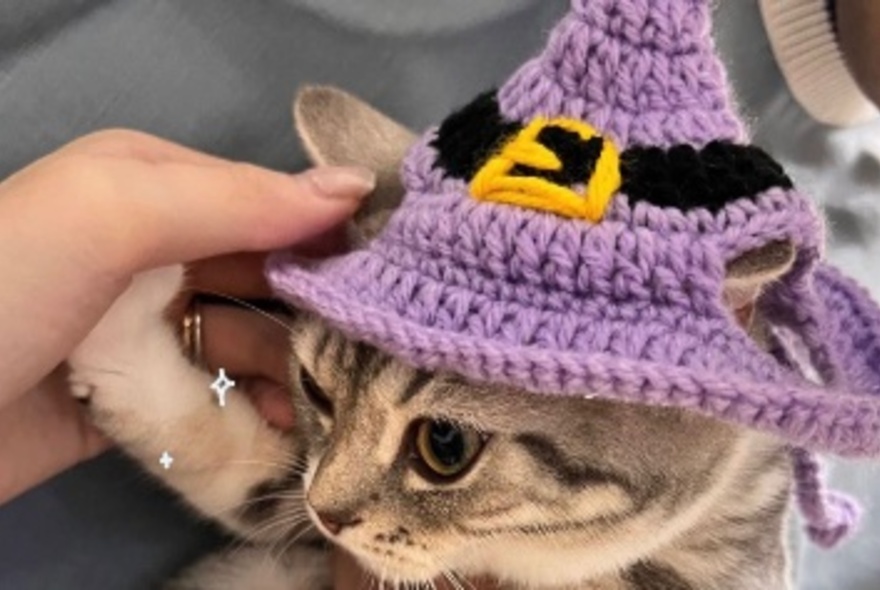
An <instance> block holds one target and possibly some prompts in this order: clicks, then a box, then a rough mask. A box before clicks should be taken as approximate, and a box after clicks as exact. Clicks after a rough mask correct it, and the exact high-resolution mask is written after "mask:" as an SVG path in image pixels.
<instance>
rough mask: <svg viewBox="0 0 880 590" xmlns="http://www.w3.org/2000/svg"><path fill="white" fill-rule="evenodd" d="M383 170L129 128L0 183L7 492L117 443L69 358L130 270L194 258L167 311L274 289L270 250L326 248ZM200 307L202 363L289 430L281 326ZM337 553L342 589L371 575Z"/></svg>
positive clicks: (63, 151) (1, 396)
mask: <svg viewBox="0 0 880 590" xmlns="http://www.w3.org/2000/svg"><path fill="white" fill-rule="evenodd" d="M374 182H375V180H374V178H373V176H372V174H371V173H369V172H367V171H365V170H361V169H351V168H322V169H313V170H310V171H307V172H305V173H301V174H297V175H290V174H284V173H281V172H275V171H272V170H268V169H264V168H260V167H257V166H254V165H250V164H243V163H237V162H231V161H227V160H223V159H221V158H217V157H214V156H210V155H207V154H204V153H200V152H197V151H195V150H192V149H189V148H186V147H183V146H180V145H177V144H173V143H171V142H168V141H165V140H162V139H159V138H156V137H153V136H149V135H146V134H142V133H138V132H132V131H122V130H119V131H105V132H100V133H96V134H92V135H89V136H86V137H83V138H81V139H79V140H76V141H74V142H72V143H70V144H68V145H66V146H64V147H62V148H60V149H59V150H57V151H56V152H54V153H51V154H49V155H48V156H46V157H44V158H42V159H40V160H38V161H36V162H34V163H33V164H31V165H30V166H28V167H26V168H24V169H23V170H21V171H20V172H18V173H16V174H14V175H12V176H11V177H9V178H8V179H6V180H5V181H3V182H2V183H0V277H3V279H2V280H3V288H2V289H0V326H2V335H0V433H2V435H0V436H2V438H0V465H2V466H3V469H2V470H0V503H3V502H6V501H9V500H11V499H13V498H15V497H16V496H18V495H19V494H21V493H23V492H25V491H27V490H28V489H30V488H32V487H34V486H36V485H38V484H40V483H41V482H43V481H45V480H46V479H48V478H50V477H52V476H53V475H56V474H58V473H60V472H61V471H63V470H65V469H67V468H69V467H71V466H73V465H76V464H77V463H79V462H82V461H84V460H87V459H89V458H92V457H94V456H96V455H97V454H99V453H101V452H102V451H103V450H105V449H106V448H107V447H108V446H109V442H108V441H107V440H106V439H104V438H103V437H102V436H101V434H100V433H99V432H97V431H96V430H95V429H94V428H93V427H92V426H91V425H90V423H89V421H88V419H87V417H86V416H85V415H84V413H83V412H82V410H81V408H80V407H79V405H78V404H77V403H76V402H75V401H74V400H73V398H72V397H71V396H70V395H69V392H68V391H67V384H66V381H65V378H64V372H63V361H64V359H65V357H66V355H67V354H68V353H69V352H70V351H71V350H72V349H73V348H74V347H75V346H76V344H77V343H78V342H79V341H80V340H82V339H83V338H84V337H85V336H86V335H87V334H88V332H89V330H90V329H91V328H92V326H94V325H95V324H96V323H97V322H98V320H99V319H100V318H101V316H102V314H103V313H104V312H105V311H106V310H107V309H108V308H109V307H110V305H111V304H112V302H113V301H114V300H115V298H116V297H118V296H119V295H120V294H121V293H122V292H123V291H124V290H125V288H126V286H127V285H128V284H129V282H130V280H131V277H132V276H133V275H134V274H135V273H137V272H139V271H142V270H145V269H149V268H154V267H157V266H163V265H168V264H172V263H186V264H187V265H188V268H189V274H190V278H191V280H190V281H189V285H190V289H188V290H187V291H186V292H185V293H182V294H181V297H180V300H179V301H178V302H177V303H176V304H175V305H173V306H172V309H170V310H169V314H170V316H171V317H172V319H176V318H179V316H180V314H181V313H182V310H183V309H184V308H185V307H186V303H187V301H188V299H189V297H190V296H191V295H192V294H193V293H195V292H209V293H223V294H225V295H231V296H234V297H237V298H243V299H251V298H265V297H267V296H269V290H268V287H267V286H266V284H265V282H264V280H263V277H262V272H261V269H262V263H263V260H264V258H265V252H267V251H270V250H273V249H276V248H282V247H289V246H293V247H297V248H302V249H304V250H308V251H315V250H316V249H318V250H322V251H324V250H327V248H332V247H333V246H334V243H335V242H337V241H338V240H335V239H334V236H336V235H338V233H339V232H338V228H339V226H340V224H342V223H343V222H344V221H345V220H346V219H347V218H348V217H349V216H350V215H351V214H352V213H353V212H354V211H355V210H356V209H357V208H358V206H359V205H360V201H361V198H362V197H363V196H365V195H366V194H367V193H369V192H370V191H371V190H372V187H373V186H374ZM203 318H204V354H205V360H206V362H207V364H208V365H209V366H224V367H228V370H229V372H230V373H231V374H233V375H235V376H238V377H239V378H241V379H243V380H246V381H247V383H248V384H249V385H250V389H251V393H252V397H253V400H254V403H255V405H256V406H257V407H258V408H259V409H260V411H261V412H262V413H263V414H264V415H265V416H266V417H267V418H268V419H269V420H270V422H271V423H272V424H275V425H276V426H277V427H279V428H289V427H291V426H292V420H293V416H292V414H291V413H290V410H289V406H288V404H286V403H284V402H283V396H282V395H280V394H279V392H282V391H284V389H285V387H284V386H285V384H286V381H287V376H286V374H287V369H286V366H287V354H288V350H289V349H288V334H287V332H286V331H285V330H284V329H283V328H280V327H278V325H277V324H275V323H273V322H270V321H267V320H266V319H265V318H262V317H261V316H259V315H258V314H254V313H251V312H248V311H245V310H243V309H238V308H234V307H225V306H215V307H206V308H205V309H204V312H203ZM339 559H340V560H341V563H342V565H340V566H338V567H337V568H336V571H337V574H338V577H339V581H338V584H337V587H338V588H348V587H351V586H349V584H348V582H347V580H350V579H354V578H357V579H358V580H362V579H363V578H362V574H361V573H360V572H358V571H357V569H356V566H354V564H352V563H349V562H347V560H345V559H344V558H342V557H340V558H339ZM480 587H485V588H489V587H490V586H480Z"/></svg>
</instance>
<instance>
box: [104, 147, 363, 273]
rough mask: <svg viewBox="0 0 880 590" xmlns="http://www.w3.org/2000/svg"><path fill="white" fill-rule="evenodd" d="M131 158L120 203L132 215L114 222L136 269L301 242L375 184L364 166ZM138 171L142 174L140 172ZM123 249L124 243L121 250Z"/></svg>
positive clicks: (126, 264)
mask: <svg viewBox="0 0 880 590" xmlns="http://www.w3.org/2000/svg"><path fill="white" fill-rule="evenodd" d="M158 168H159V170H158V171H156V170H149V169H147V168H145V167H143V166H134V167H133V170H131V171H128V173H127V174H126V176H127V178H129V179H130V182H129V184H128V186H130V187H137V188H135V189H134V190H133V191H132V192H131V193H129V195H127V196H128V198H126V199H117V200H116V202H117V203H118V206H120V207H131V208H132V211H131V212H130V213H128V214H126V215H113V216H111V218H116V219H123V220H127V221H128V222H129V223H123V224H120V225H117V226H115V227H114V228H112V231H114V233H116V234H117V235H116V239H115V241H117V243H119V244H125V248H124V251H127V252H128V253H129V255H131V256H132V257H133V258H132V259H130V260H125V261H120V267H119V268H127V269H131V270H132V271H136V270H140V269H143V268H150V267H155V266H162V265H165V264H170V263H177V262H187V261H191V260H196V259H201V258H206V257H209V256H216V255H220V254H226V253H230V252H255V251H265V250H270V249H274V248H280V247H283V246H288V245H291V244H295V243H299V242H302V241H304V240H307V239H309V238H311V237H314V236H316V235H320V234H322V233H324V232H326V231H327V230H328V229H330V228H332V227H334V226H336V225H338V224H339V223H340V222H342V221H343V220H345V219H346V218H348V217H349V216H351V215H352V214H353V213H354V211H355V210H356V209H357V208H358V207H359V206H360V203H361V198H362V197H363V196H364V195H366V194H368V193H369V192H371V191H372V190H373V188H374V187H375V183H376V179H375V176H374V174H373V173H372V172H370V171H368V170H366V169H361V168H332V167H327V168H314V169H311V170H309V171H306V172H304V173H301V174H297V175H290V174H284V173H281V172H275V171H271V170H267V169H264V168H259V167H256V166H252V165H249V164H240V163H229V164H226V165H220V166H199V165H192V164H188V163H179V162H175V163H165V164H161V165H159V166H158ZM139 174H143V175H145V176H144V177H142V178H138V175H139ZM120 251H122V250H120Z"/></svg>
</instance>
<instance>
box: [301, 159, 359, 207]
mask: <svg viewBox="0 0 880 590" xmlns="http://www.w3.org/2000/svg"><path fill="white" fill-rule="evenodd" d="M305 176H306V178H308V179H309V180H310V181H311V182H312V184H313V185H314V186H315V188H316V189H317V190H318V192H319V193H320V194H321V195H322V196H325V197H328V198H331V199H362V198H363V197H364V196H366V195H368V194H369V193H371V192H373V189H375V188H376V174H375V173H374V172H373V171H372V170H370V169H368V168H362V167H359V166H350V167H349V166H345V167H335V166H333V167H330V166H326V167H320V168H312V169H311V170H309V171H307V172H306V173H305Z"/></svg>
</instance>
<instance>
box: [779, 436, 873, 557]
mask: <svg viewBox="0 0 880 590" xmlns="http://www.w3.org/2000/svg"><path fill="white" fill-rule="evenodd" d="M792 458H793V460H794V475H795V484H796V487H795V496H796V498H797V502H798V507H799V508H800V510H801V514H802V515H803V516H804V519H805V520H806V522H807V524H806V527H805V529H806V531H807V535H808V536H809V537H810V539H811V540H812V541H813V542H814V543H816V544H817V545H819V546H820V547H822V548H824V549H831V548H832V547H834V546H836V545H837V544H838V543H840V542H841V541H842V540H844V539H846V538H847V537H849V536H850V535H851V534H852V533H853V530H854V529H855V527H856V525H857V523H858V521H859V517H860V515H861V510H860V509H859V505H858V504H857V503H856V501H855V500H853V499H852V498H850V497H849V496H847V495H845V494H841V493H839V492H829V491H827V490H825V488H824V485H823V482H822V467H821V465H820V463H819V459H818V458H817V457H816V455H814V454H813V453H811V452H809V451H806V450H804V449H794V450H792Z"/></svg>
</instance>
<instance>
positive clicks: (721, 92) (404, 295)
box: [269, 0, 880, 546]
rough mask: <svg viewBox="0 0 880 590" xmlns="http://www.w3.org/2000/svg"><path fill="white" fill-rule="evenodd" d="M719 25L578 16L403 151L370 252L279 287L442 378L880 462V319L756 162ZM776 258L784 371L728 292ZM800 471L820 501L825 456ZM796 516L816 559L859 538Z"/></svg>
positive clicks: (771, 167) (657, 4)
mask: <svg viewBox="0 0 880 590" xmlns="http://www.w3.org/2000/svg"><path fill="white" fill-rule="evenodd" d="M708 5H709V2H708V0H573V1H572V8H571V10H570V12H569V14H568V15H566V17H565V18H564V19H563V21H562V22H561V23H560V24H559V25H558V26H557V27H556V29H555V30H554V32H553V34H552V37H551V39H550V42H549V45H548V46H547V48H546V49H545V50H544V51H543V53H542V54H540V55H539V56H538V57H537V58H535V59H534V60H532V61H530V62H528V63H527V64H526V65H525V66H523V67H522V68H521V69H520V70H519V72H517V73H516V74H515V75H514V76H513V78H512V79H511V80H510V81H508V82H507V83H506V84H505V85H504V86H503V87H502V88H501V89H500V90H498V91H493V92H490V93H487V94H484V95H482V96H480V97H479V98H477V99H476V100H475V101H474V102H473V103H471V104H470V105H468V106H467V107H465V108H464V109H462V110H461V111H459V112H457V113H455V114H454V115H452V116H451V117H449V118H448V119H447V120H446V121H445V122H444V123H443V124H442V125H440V126H439V127H437V128H434V129H431V130H430V131H429V132H428V133H427V134H426V135H425V136H424V137H423V139H422V140H421V141H420V142H419V143H418V144H417V145H416V146H415V147H414V148H413V149H412V150H411V152H410V153H409V155H408V157H407V159H406V161H405V163H404V168H403V180H404V184H405V187H406V190H407V195H406V198H405V200H404V203H403V204H402V206H401V207H400V208H399V209H398V210H397V211H396V213H395V214H394V216H393V217H392V218H391V220H390V221H389V223H388V224H387V226H386V227H385V228H384V230H383V232H382V233H381V234H380V235H379V236H378V237H377V238H376V239H374V240H373V241H372V242H371V243H370V244H369V245H368V246H367V247H365V248H364V249H362V250H357V251H354V252H352V253H349V254H347V255H344V256H341V257H337V258H333V259H329V260H324V261H320V262H313V263H305V262H303V261H302V260H295V259H293V258H283V257H279V258H276V259H275V261H274V262H273V263H272V265H271V266H270V269H269V276H270V280H271V282H272V284H273V285H274V287H275V288H276V290H277V291H278V292H279V293H280V294H281V295H282V296H284V297H286V298H288V299H290V300H292V301H293V302H295V303H296V304H297V305H300V306H304V307H307V308H309V309H311V310H313V311H315V312H316V313H318V314H319V315H321V316H322V317H324V318H325V319H326V320H327V321H329V322H330V323H331V324H332V325H334V326H336V327H338V328H339V329H341V330H342V331H344V332H345V333H347V334H349V335H350V336H352V337H354V338H357V339H360V340H364V341H366V342H369V343H371V344H373V345H375V346H377V347H379V348H381V349H383V350H385V351H387V352H389V353H390V354H393V355H395V356H396V357H398V358H400V359H402V360H404V361H406V362H408V363H411V364H412V365H416V366H419V367H423V368H426V369H438V370H448V371H454V372H456V373H459V374H461V375H464V376H466V377H468V378H470V379H473V380H476V381H481V382H491V383H502V384H507V385H512V386H516V387H520V388H525V389H527V390H531V391H533V392H536V393H540V394H547V395H582V396H599V397H604V398H608V399H615V400H621V401H628V402H638V403H645V404H652V405H663V406H677V407H682V408H688V409H691V410H693V411H696V412H700V413H702V414H705V415H709V416H714V417H717V418H720V419H723V420H727V421H730V422H734V423H736V424H739V425H743V426H747V427H750V428H755V429H760V430H762V431H765V432H768V433H772V434H774V435H777V436H779V437H783V438H785V439H786V440H788V441H790V442H791V443H792V444H793V446H797V447H803V448H806V449H811V450H821V451H830V452H835V453H838V454H841V455H847V456H866V455H876V454H880V413H878V410H880V397H878V394H880V340H878V334H880V311H878V309H877V308H876V307H875V305H874V304H873V303H872V302H871V301H870V300H869V299H868V297H867V295H866V294H865V293H863V292H862V291H861V290H860V289H859V288H858V287H857V286H855V285H854V284H853V283H852V282H850V281H849V280H848V279H845V278H844V277H842V276H841V275H840V274H838V273H837V272H836V271H835V270H833V269H831V268H830V267H828V266H827V265H825V264H824V263H822V262H821V261H820V258H821V248H822V246H821V245H822V243H823V231H822V223H821V220H820V218H819V216H818V215H817V212H816V210H815V209H814V207H813V206H812V205H811V203H810V201H809V200H808V199H807V198H805V197H804V196H803V195H801V194H800V193H799V192H798V191H797V190H796V189H795V188H794V187H793V185H792V182H791V180H790V179H789V178H788V177H787V176H786V175H785V173H784V171H783V170H782V168H781V167H780V166H779V165H778V164H777V163H776V162H775V161H773V159H772V158H771V157H770V156H768V155H767V154H766V153H764V152H763V151H761V150H760V149H758V148H756V147H754V146H751V145H749V144H748V142H747V139H746V136H745V132H744V128H743V125H742V124H741V123H740V121H739V119H738V118H737V116H736V115H735V112H734V109H733V108H732V105H731V101H730V98H729V93H728V89H727V85H726V81H725V75H724V72H723V69H722V66H721V64H720V62H719V60H718V58H717V56H716V54H715V50H714V45H713V43H712V41H711V38H710V36H709V24H710V23H709V7H708ZM780 244H782V245H787V246H788V247H790V248H793V250H794V252H795V258H794V263H793V265H792V266H791V268H790V269H788V270H787V272H786V273H785V275H784V276H782V277H781V278H780V279H779V280H778V281H775V282H774V283H773V284H772V285H770V286H769V287H768V288H767V289H766V290H765V291H764V293H763V294H762V295H761V296H760V299H759V302H758V305H759V306H760V308H761V310H762V314H763V315H764V316H766V318H767V320H768V321H769V322H770V324H771V325H772V330H770V331H769V332H768V340H769V342H770V343H771V346H770V350H769V351H768V350H766V348H762V347H759V346H758V345H757V344H756V343H755V342H754V340H753V339H752V338H751V337H750V336H749V335H748V334H747V333H746V331H745V330H744V329H743V328H742V327H741V325H740V322H739V321H737V317H736V314H735V312H734V311H731V309H730V305H729V301H727V299H726V291H725V286H728V287H729V284H728V283H726V280H727V278H728V277H729V274H730V272H731V269H732V268H733V267H734V266H735V265H736V264H737V261H739V260H741V259H742V258H743V257H744V256H747V255H749V254H750V253H754V252H761V251H762V250H767V249H772V248H774V247H778V246H779V245H780ZM795 457H796V459H797V464H798V467H799V471H798V474H799V477H801V479H802V480H803V481H801V483H802V484H804V483H805V482H806V480H809V482H806V483H809V484H815V483H816V481H817V480H816V475H815V471H816V470H815V466H814V465H813V464H812V457H811V455H810V454H809V453H806V452H801V451H799V452H798V453H797V454H796V455H795ZM799 499H800V500H801V505H802V508H803V509H804V511H805V513H806V514H807V516H808V518H809V520H810V525H811V533H812V534H813V537H814V538H815V539H816V540H817V541H819V542H820V543H822V544H824V545H829V546H830V545H832V544H833V543H834V542H836V541H837V540H838V539H839V538H840V537H841V536H842V535H843V533H845V532H846V530H847V529H848V527H849V525H851V524H852V521H853V519H854V508H853V506H852V505H851V504H849V503H846V502H842V501H840V500H839V498H838V497H832V498H830V500H831V501H827V500H829V497H827V496H825V495H824V492H822V491H821V489H819V488H817V487H815V486H813V485H801V488H800V489H799Z"/></svg>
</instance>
